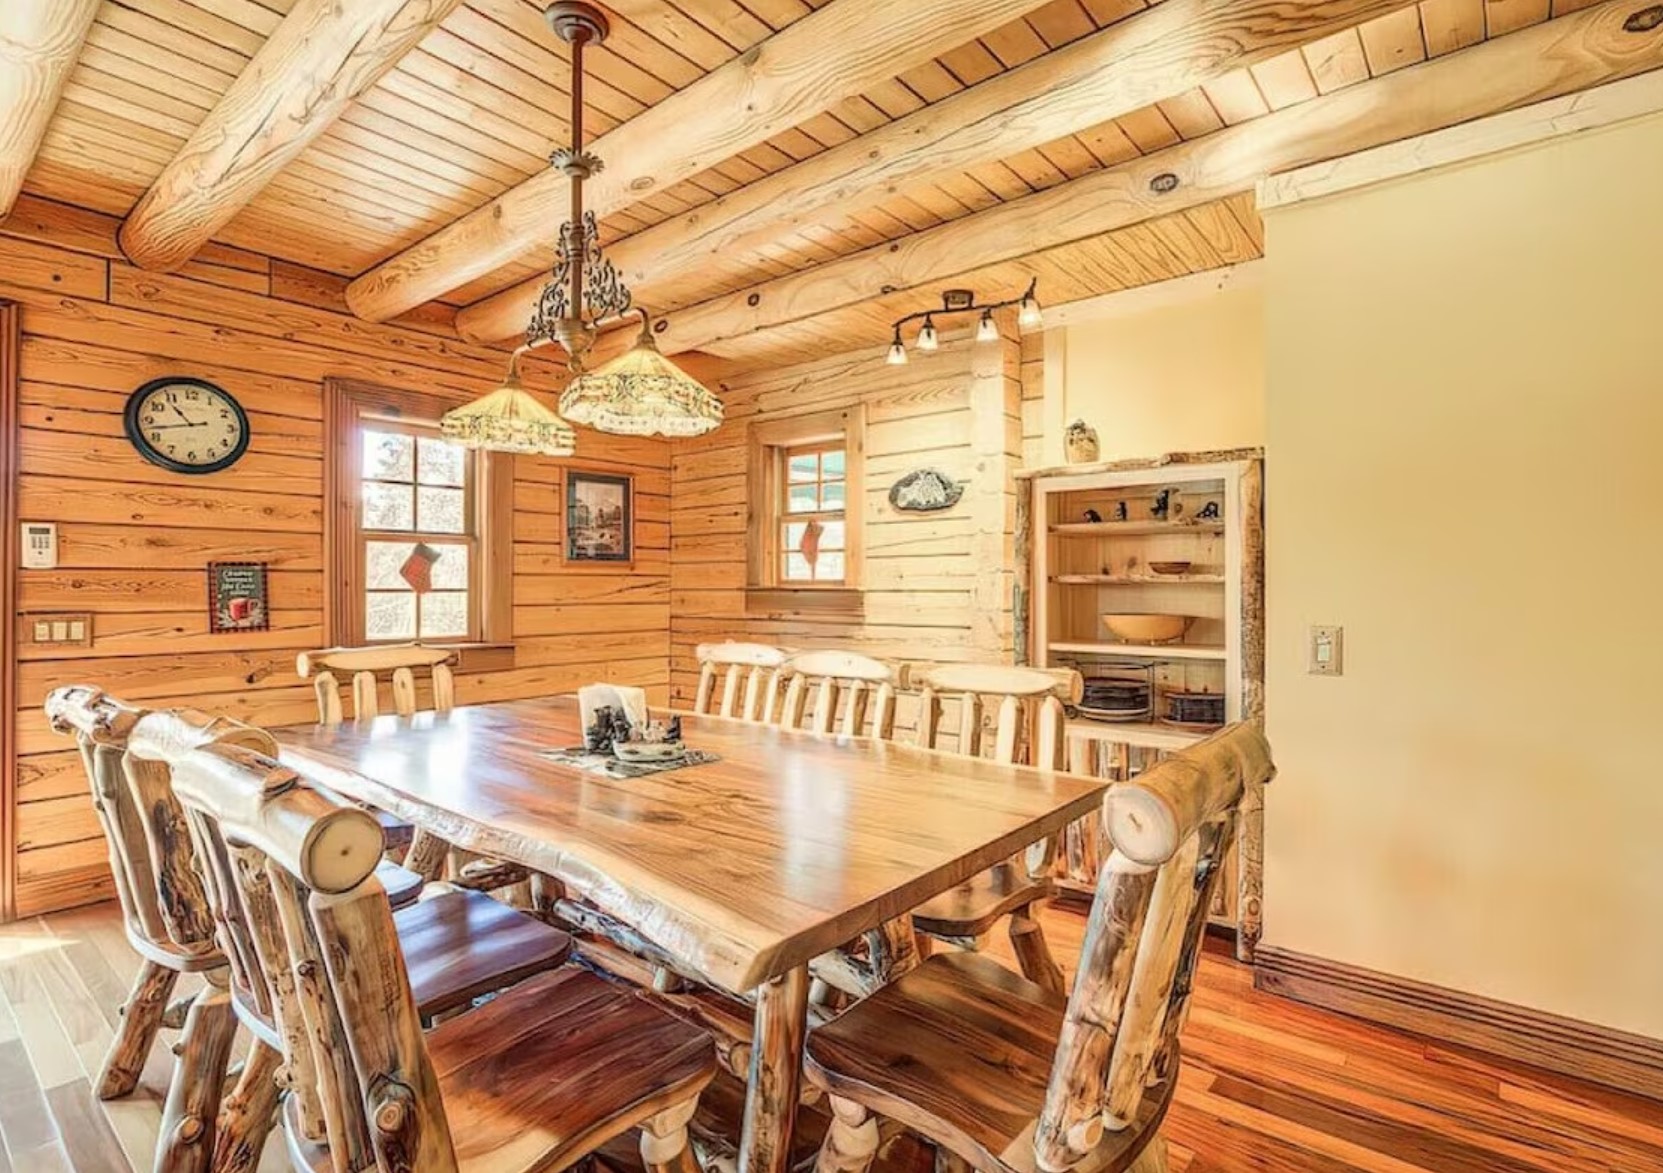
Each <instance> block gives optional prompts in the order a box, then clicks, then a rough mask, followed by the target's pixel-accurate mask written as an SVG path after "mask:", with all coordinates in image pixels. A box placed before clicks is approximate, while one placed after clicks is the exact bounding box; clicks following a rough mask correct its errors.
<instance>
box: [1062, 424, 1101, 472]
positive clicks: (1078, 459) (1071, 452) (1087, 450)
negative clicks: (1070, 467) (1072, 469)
mask: <svg viewBox="0 0 1663 1173" xmlns="http://www.w3.org/2000/svg"><path fill="white" fill-rule="evenodd" d="M1063 453H1064V455H1065V456H1066V457H1067V459H1068V463H1069V464H1091V463H1092V462H1093V461H1095V460H1096V459H1097V429H1096V428H1094V427H1092V426H1091V425H1090V424H1088V423H1086V421H1085V420H1075V421H1074V422H1073V423H1071V424H1069V425H1068V430H1067V431H1066V432H1064V433H1063Z"/></svg>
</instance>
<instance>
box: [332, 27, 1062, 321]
mask: <svg viewBox="0 0 1663 1173" xmlns="http://www.w3.org/2000/svg"><path fill="white" fill-rule="evenodd" d="M1045 2H1046V0H905V2H904V3H898V2H897V0H833V2H832V3H830V4H828V5H826V6H825V7H823V8H820V9H819V10H817V11H815V12H812V13H810V14H809V15H807V16H805V17H803V18H802V19H801V20H798V21H796V22H794V23H793V24H791V25H789V26H787V27H786V28H784V29H783V30H781V31H780V32H778V33H776V34H775V35H774V36H772V37H770V38H769V39H768V40H766V41H764V42H763V43H762V44H761V45H758V46H757V47H755V48H753V49H751V50H750V51H749V52H746V53H743V54H741V55H740V56H738V57H736V58H735V59H734V60H732V61H729V62H728V63H727V64H726V65H723V66H721V67H720V68H718V69H716V70H715V71H713V72H711V73H709V74H706V75H705V76H704V77H702V78H700V79H699V80H698V81H696V82H694V83H693V84H692V85H690V86H687V87H686V88H685V89H682V90H680V91H678V92H677V93H675V94H672V95H671V96H670V97H668V98H666V99H665V100H664V101H662V102H660V103H658V104H657V105H655V106H652V107H649V108H648V109H647V110H645V111H643V112H642V113H640V114H639V115H637V116H636V117H634V118H632V119H630V120H629V121H628V122H626V123H624V124H623V125H622V126H619V127H616V128H615V129H613V130H611V131H609V132H607V133H606V134H604V135H602V136H600V137H599V138H597V139H596V140H595V141H594V142H593V143H592V144H590V149H591V150H592V151H593V152H594V153H595V154H597V155H599V156H600V157H601V158H602V159H603V160H604V161H605V163H606V169H605V170H604V171H602V172H601V173H600V174H598V175H596V176H595V177H594V178H593V179H590V180H589V181H588V182H586V183H585V184H584V203H585V205H586V207H587V208H588V209H590V210H592V211H593V212H594V213H595V215H596V216H597V217H605V216H607V215H609V214H611V213H613V212H616V211H618V210H620V209H622V208H626V207H628V206H629V205H630V204H631V203H633V202H635V201H636V200H639V199H641V198H642V197H643V196H644V195H646V194H648V193H650V192H656V191H664V190H666V189H668V188H670V187H672V186H674V185H675V184H677V183H680V182H681V181H682V180H684V179H690V178H692V177H693V176H695V175H697V174H699V173H700V172H701V171H704V170H706V169H707V168H709V167H711V166H714V165H715V164H717V163H720V162H721V161H722V160H724V159H727V158H731V157H732V156H734V155H736V154H738V153H740V152H741V151H744V150H747V149H749V148H751V147H753V146H756V145H757V144H758V143H761V142H764V141H766V140H767V139H769V138H772V137H773V136H774V135H776V134H779V133H781V132H782V131H786V130H789V129H791V128H792V127H794V126H796V125H798V124H799V123H801V122H803V121H805V120H806V119H809V118H812V117H813V116H814V115H816V114H820V113H822V112H823V111H825V110H828V109H830V108H831V107H832V106H835V105H836V104H837V103H838V102H840V101H842V100H843V99H845V98H848V97H850V96H852V95H854V94H858V93H861V92H863V91H865V90H868V89H870V88H872V87H873V86H876V85H879V84H881V83H883V82H886V81H889V80H891V79H892V78H894V77H895V75H896V74H899V73H903V72H905V71H906V70H908V69H910V68H912V67H913V66H915V65H919V64H921V63H923V62H925V61H929V60H931V59H932V58H934V57H937V56H939V55H941V54H942V53H946V52H948V51H950V50H952V49H955V48H957V47H959V46H960V45H963V44H965V43H967V42H969V41H971V40H974V39H975V38H976V37H979V36H981V35H982V34H983V33H986V32H990V31H992V30H993V29H996V28H998V27H999V26H1001V25H1003V24H1008V23H1009V22H1010V21H1013V20H1016V19H1018V18H1020V17H1022V16H1024V15H1026V14H1027V13H1028V12H1029V11H1031V10H1033V9H1035V8H1039V7H1041V6H1042V4H1043V3H1045ZM569 198H570V181H569V180H568V179H567V178H566V176H565V175H564V174H562V173H561V172H559V171H556V170H554V169H553V168H549V169H548V170H546V171H542V172H539V173H538V174H536V175H534V176H532V177H531V178H530V179H527V180H525V181H524V182H523V183H520V184H518V185H517V186H515V187H513V188H511V189H509V190H508V191H506V192H504V193H503V194H502V195H501V196H499V197H498V198H497V199H494V200H492V201H491V202H490V203H489V204H486V205H485V206H484V207H482V208H478V209H476V210H474V211H473V212H471V213H469V214H468V215H466V216H464V217H463V218H462V219H460V220H458V221H456V222H455V223H454V224H451V225H449V226H448V227H446V228H443V229H441V230H440V231H438V232H435V233H434V234H433V235H432V236H430V237H428V238H427V239H426V240H424V241H422V242H421V243H419V244H417V245H415V246H413V247H411V248H408V249H406V250H405V251H404V252H402V253H400V254H398V255H397V256H395V257H393V258H391V259H389V260H388V261H386V262H384V263H383V264H381V265H378V266H377V267H376V268H374V269H371V270H370V271H369V272H368V273H365V274H363V275H362V276H361V277H359V278H358V279H357V280H356V281H354V282H352V284H351V285H349V286H348V287H347V304H348V305H350V306H351V307H352V310H353V312H354V313H356V314H357V315H358V316H359V317H361V318H366V319H368V320H369V321H372V322H380V321H385V320H386V319H388V318H391V317H394V316H396V315H398V314H400V313H403V312H404V311H405V310H408V309H411V308H412V307H414V306H418V305H420V304H422V303H423V302H425V301H430V300H432V299H434V298H437V297H442V296H443V295H444V294H446V293H448V292H450V291H451V290H452V289H456V288H457V287H459V286H462V285H465V284H467V283H468V282H469V281H472V280H474V279H476V278H479V277H483V276H485V275H486V274H487V273H490V272H492V271H493V270H495V269H498V268H501V267H502V266H503V265H505V264H508V263H509V262H511V261H514V260H517V259H518V258H520V257H521V256H523V255H525V253H527V252H529V251H531V250H533V249H535V248H537V247H539V246H547V245H549V244H550V243H552V241H553V237H554V232H555V230H556V228H557V227H558V226H559V225H560V224H561V223H562V222H563V221H564V220H565V219H566V216H565V209H566V205H567V201H568V199H569Z"/></svg>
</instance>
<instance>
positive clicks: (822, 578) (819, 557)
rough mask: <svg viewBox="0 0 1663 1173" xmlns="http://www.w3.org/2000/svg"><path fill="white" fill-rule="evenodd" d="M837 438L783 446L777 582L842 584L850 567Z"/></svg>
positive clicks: (844, 477) (844, 470)
mask: <svg viewBox="0 0 1663 1173" xmlns="http://www.w3.org/2000/svg"><path fill="white" fill-rule="evenodd" d="M845 457H846V454H845V452H844V449H843V443H842V441H841V440H839V441H837V442H836V443H835V444H814V445H808V446H805V447H802V448H787V449H784V450H783V452H782V459H783V461H784V463H785V476H784V477H783V478H781V483H780V494H781V500H780V521H779V523H778V524H779V527H780V545H779V549H780V567H779V581H780V582H781V583H783V584H794V583H836V584H837V585H839V586H842V585H843V576H844V574H845V573H846V572H847V570H848V527H847V525H846V524H845V522H844V516H843V512H844V509H845V507H846V504H847V500H848V497H847V493H848V487H849V483H848V462H847V460H846V458H845Z"/></svg>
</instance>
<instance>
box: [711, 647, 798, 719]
mask: <svg viewBox="0 0 1663 1173" xmlns="http://www.w3.org/2000/svg"><path fill="white" fill-rule="evenodd" d="M697 655H698V659H699V691H698V692H697V693H696V694H695V695H694V698H693V711H694V712H695V713H715V714H716V715H717V716H720V717H737V718H738V719H740V720H742V721H761V722H762V723H764V724H768V723H769V722H772V721H773V720H774V710H775V709H776V708H777V707H778V705H779V696H780V668H781V666H782V665H784V663H785V661H786V659H787V658H788V656H789V655H790V653H789V652H787V651H785V650H784V649H783V648H775V647H770V646H768V645H767V644H748V643H736V642H731V641H730V642H728V643H719V644H700V645H699V647H698V652H697ZM718 681H719V682H720V684H721V690H722V695H721V701H720V703H719V704H718V703H717V700H716V687H717V683H718Z"/></svg>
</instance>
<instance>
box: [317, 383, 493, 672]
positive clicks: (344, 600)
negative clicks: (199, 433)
mask: <svg viewBox="0 0 1663 1173" xmlns="http://www.w3.org/2000/svg"><path fill="white" fill-rule="evenodd" d="M453 406H455V404H454V402H453V401H451V400H450V399H447V398H445V397H443V396H439V395H429V394H424V393H422V392H419V391H404V390H400V389H398V388H394V387H381V386H377V385H375V384H372V383H361V382H357V381H355V380H351V379H326V380H325V381H324V385H323V423H324V429H325V431H324V434H325V435H326V436H327V437H328V443H327V444H326V446H325V449H324V452H325V459H324V469H323V494H324V518H323V545H324V562H325V567H326V573H325V574H324V584H323V585H324V623H325V634H326V637H327V641H328V642H329V643H330V644H331V645H333V646H336V647H358V646H360V645H362V644H363V643H364V619H363V609H362V606H361V605H360V599H361V598H362V596H363V593H364V591H363V585H362V583H361V582H360V571H359V565H358V550H357V540H358V485H359V481H360V471H361V468H362V445H360V444H359V443H358V434H359V428H360V427H361V425H362V422H363V420H364V417H366V416H380V417H383V418H386V419H391V420H408V421H412V422H424V423H425V422H431V421H433V420H437V419H438V418H439V417H440V416H442V415H443V414H444V413H445V412H446V411H448V410H449V409H450V408H451V407H453ZM472 504H473V508H474V511H475V514H474V516H475V523H476V527H477V530H478V534H479V537H478V539H477V541H478V551H479V556H478V557H477V558H476V559H475V565H474V567H472V568H471V574H470V578H471V582H472V584H473V585H474V586H475V587H476V588H477V590H478V591H479V604H478V606H479V625H480V634H479V638H478V639H476V640H459V641H445V640H440V641H436V646H439V647H449V648H455V649H456V651H457V653H458V658H459V661H460V663H459V664H458V668H459V669H460V670H462V671H494V670H497V669H502V668H511V667H513V666H514V458H513V456H511V455H508V454H506V453H501V452H481V453H479V458H478V461H477V463H476V465H475V470H474V496H473V502H472Z"/></svg>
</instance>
